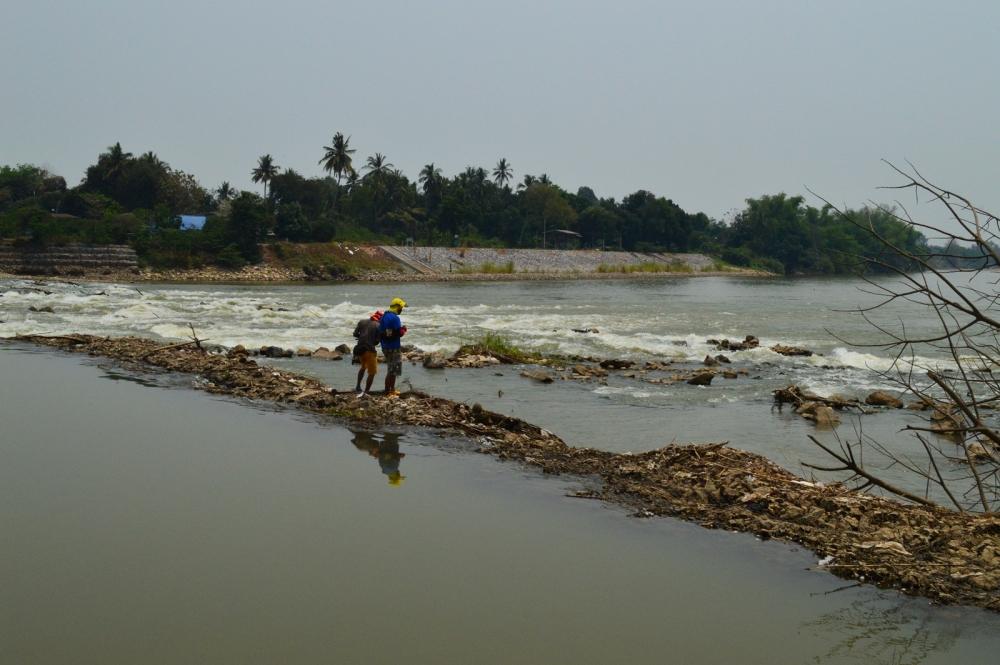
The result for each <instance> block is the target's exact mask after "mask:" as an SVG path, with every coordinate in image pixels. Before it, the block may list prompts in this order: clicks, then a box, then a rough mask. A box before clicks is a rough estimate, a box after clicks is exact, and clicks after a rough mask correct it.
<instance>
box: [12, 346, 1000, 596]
mask: <svg viewBox="0 0 1000 665" xmlns="http://www.w3.org/2000/svg"><path fill="white" fill-rule="evenodd" d="M18 339H20V340H21V341H26V342H33V343H37V344H43V345H47V346H51V347H56V348H60V349H65V350H68V351H74V352H81V353H88V354H90V355H93V356H101V357H107V358H112V359H115V360H117V361H120V362H122V363H125V364H126V365H127V366H129V367H131V368H134V369H136V370H143V369H150V368H154V367H155V368H161V369H166V370H168V371H173V372H180V373H186V374H191V375H194V376H196V377H197V379H196V380H195V383H194V385H195V386H196V387H198V388H200V389H203V390H206V391H209V392H212V393H219V394H226V395H232V396H236V397H241V398H249V399H256V400H268V401H272V402H276V403H283V404H286V405H289V406H293V407H296V408H299V409H302V410H304V411H308V412H312V413H317V414H324V415H330V416H334V417H338V418H342V419H345V420H347V421H350V422H353V423H357V424H361V425H365V426H371V427H376V426H382V425H386V424H393V425H400V424H405V425H415V426H422V427H430V428H435V429H439V430H447V431H454V432H460V433H463V434H465V435H467V436H469V437H471V438H472V439H473V440H474V441H476V442H477V445H478V448H479V450H480V451H481V452H484V453H488V454H492V455H494V456H496V457H497V458H499V459H505V460H514V461H518V462H521V463H524V464H528V465H530V466H534V467H537V468H539V469H541V470H542V471H543V472H545V473H555V474H570V475H573V476H578V477H582V478H587V479H592V483H593V484H591V483H590V482H588V486H589V487H592V489H589V490H586V491H583V492H580V493H579V494H578V496H580V497H583V498H594V499H599V500H604V501H608V502H612V503H616V504H619V505H624V506H628V507H630V508H632V509H634V510H635V511H636V512H635V514H636V515H637V516H646V517H649V516H655V515H672V516H676V517H680V518H683V519H688V520H692V521H697V522H698V523H700V524H702V525H704V526H706V527H711V528H726V529H733V530H738V531H744V532H749V533H755V534H757V535H759V536H760V537H762V538H780V539H783V540H788V541H794V542H797V543H800V544H802V545H803V546H805V547H807V548H809V549H810V550H812V551H814V552H815V553H816V554H817V556H819V557H822V558H823V559H822V562H821V564H820V565H821V566H822V567H823V568H825V569H826V570H829V571H830V572H832V573H834V574H836V575H839V576H842V577H847V578H852V579H859V580H862V581H864V582H869V583H874V584H877V585H880V586H886V587H895V588H899V589H900V590H902V591H904V592H906V593H908V594H913V595H921V596H926V597H928V598H931V599H933V600H935V601H938V602H942V603H960V604H967V605H977V606H980V607H984V608H988V609H991V610H995V611H1000V593H998V591H1000V569H998V566H997V563H998V562H1000V516H997V515H977V514H967V513H966V514H961V513H956V512H950V511H947V510H943V509H940V508H935V507H928V506H919V505H912V504H907V503H901V502H898V501H893V500H889V499H885V498H881V497H874V496H869V495H864V494H859V493H857V492H854V491H851V490H850V489H848V488H846V487H844V486H843V485H840V484H838V483H831V484H822V483H817V482H811V481H808V480H805V479H803V478H800V477H797V476H795V475H794V474H792V473H790V472H788V471H786V470H784V469H782V468H781V467H779V466H778V465H776V464H774V463H772V462H770V461H769V460H767V459H765V458H763V457H761V456H759V455H755V454H753V453H749V452H744V451H741V450H737V449H735V448H730V447H729V446H728V445H726V444H725V443H714V444H706V445H670V446H666V447H664V448H660V449H657V450H652V451H649V452H646V453H641V454H617V453H611V452H607V451H602V450H595V449H590V448H574V447H571V446H569V445H567V444H566V443H565V442H564V441H563V440H562V439H560V438H559V437H558V436H556V435H555V434H552V433H551V432H548V431H546V430H544V429H541V428H539V427H537V426H535V425H531V424H530V423H526V422H524V421H522V420H519V419H517V418H512V417H508V416H504V415H501V414H498V413H493V412H490V411H488V410H486V409H483V408H481V407H480V406H479V405H478V404H473V405H471V406H470V405H468V404H463V403H458V402H454V401H450V400H447V399H442V398H437V397H433V396H431V395H427V394H424V393H421V392H416V391H411V392H408V393H404V394H403V395H402V396H401V397H400V398H398V399H389V398H384V397H379V396H374V397H372V398H370V399H358V398H357V397H356V396H355V395H354V394H353V393H337V392H335V391H334V392H331V389H330V387H329V386H327V385H324V384H322V383H320V382H319V381H317V380H315V379H312V378H310V377H306V376H302V375H298V374H294V373H291V372H285V371H281V370H278V369H276V368H274V367H267V366H262V365H259V364H258V363H257V362H256V361H254V360H253V359H252V358H250V357H248V355H247V354H246V352H241V351H240V350H238V349H233V350H230V351H228V352H227V353H221V352H220V353H208V352H205V351H203V350H201V349H199V348H196V343H195V342H182V343H175V344H161V343H158V342H155V341H153V340H147V339H139V338H131V337H129V338H119V339H112V338H99V337H92V336H87V335H64V336H47V337H43V336H28V337H22V338H18Z"/></svg>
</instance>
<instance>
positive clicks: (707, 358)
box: [702, 356, 719, 367]
mask: <svg viewBox="0 0 1000 665" xmlns="http://www.w3.org/2000/svg"><path fill="white" fill-rule="evenodd" d="M702 362H703V363H704V364H705V366H706V367H715V366H716V365H718V364H719V361H718V360H716V359H715V358H713V357H712V356H705V360H703V361H702Z"/></svg>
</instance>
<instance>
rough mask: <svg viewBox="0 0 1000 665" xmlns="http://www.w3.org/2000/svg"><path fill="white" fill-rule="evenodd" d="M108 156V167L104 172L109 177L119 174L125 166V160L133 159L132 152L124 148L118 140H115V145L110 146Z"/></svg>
mask: <svg viewBox="0 0 1000 665" xmlns="http://www.w3.org/2000/svg"><path fill="white" fill-rule="evenodd" d="M107 156H108V162H107V168H106V169H105V171H104V172H105V173H106V174H107V176H108V177H111V176H115V175H118V174H119V173H120V172H121V170H122V168H123V167H124V166H125V162H127V161H128V160H130V159H132V153H130V152H125V151H124V150H122V144H121V143H120V142H118V141H115V144H114V145H112V146H108V152H107Z"/></svg>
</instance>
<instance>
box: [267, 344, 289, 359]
mask: <svg viewBox="0 0 1000 665" xmlns="http://www.w3.org/2000/svg"><path fill="white" fill-rule="evenodd" d="M260 355H262V356H266V357H268V358H291V357H292V356H293V355H295V354H294V353H293V352H292V350H291V349H283V348H281V347H280V346H262V347H260Z"/></svg>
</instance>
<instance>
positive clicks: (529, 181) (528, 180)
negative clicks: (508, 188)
mask: <svg viewBox="0 0 1000 665" xmlns="http://www.w3.org/2000/svg"><path fill="white" fill-rule="evenodd" d="M536 182H538V178H536V177H535V176H533V175H531V174H530V173H526V174H524V180H523V181H522V182H521V183H520V184H519V185H518V186H517V188H518V189H528V188H529V187H531V186H532V185H534V184H535V183H536Z"/></svg>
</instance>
